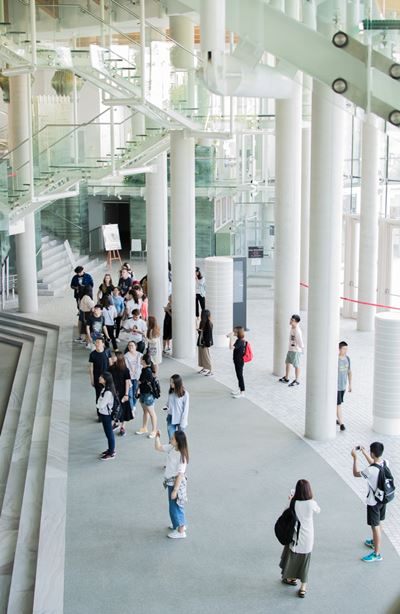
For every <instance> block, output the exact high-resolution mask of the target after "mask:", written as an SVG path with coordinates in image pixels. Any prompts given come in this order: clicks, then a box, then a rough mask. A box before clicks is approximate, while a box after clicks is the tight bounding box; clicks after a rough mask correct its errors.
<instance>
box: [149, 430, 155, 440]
mask: <svg viewBox="0 0 400 614" xmlns="http://www.w3.org/2000/svg"><path fill="white" fill-rule="evenodd" d="M155 436H156V433H155V431H152V432H151V433H150V435H147V437H148V438H149V439H154V438H155Z"/></svg>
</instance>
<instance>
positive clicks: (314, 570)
mask: <svg viewBox="0 0 400 614" xmlns="http://www.w3.org/2000/svg"><path fill="white" fill-rule="evenodd" d="M87 359H88V352H87V351H86V350H85V349H84V348H83V347H81V346H78V345H76V344H74V349H73V373H72V382H73V384H72V390H71V425H70V458H69V473H68V476H69V481H68V508H67V535H66V567H65V614H103V613H104V614H105V613H107V614H109V613H115V614H128V613H129V614H131V613H132V612H135V613H136V614H156V613H157V614H159V613H162V614H169V613H171V614H177V613H179V614H180V613H181V612H182V613H183V612H186V613H189V614H200V613H201V614H206V613H212V614H214V613H216V612H218V613H221V614H225V613H228V612H229V613H230V614H244V613H246V614H258V613H260V614H261V613H263V614H265V613H273V614H275V613H280V612H282V613H283V612H287V611H288V608H291V611H293V612H297V611H302V612H307V614H312V613H318V614H319V613H320V612H322V611H323V612H324V613H327V614H331V613H332V614H333V613H338V614H339V612H340V613H343V612H350V611H353V612H356V613H359V612H360V613H361V612H363V611H364V610H367V609H368V610H369V611H373V612H376V613H377V614H380V613H386V612H389V610H390V609H391V608H393V609H392V610H391V611H392V612H393V613H394V612H399V611H400V607H399V604H398V603H397V604H396V598H398V597H399V593H400V591H399V589H398V582H397V578H398V577H399V573H400V559H399V557H398V556H397V554H396V552H395V550H394V548H393V546H392V545H391V544H390V542H389V541H388V539H387V538H386V537H384V541H383V554H384V559H385V560H384V562H383V563H381V564H371V565H367V564H365V563H362V562H361V561H360V557H361V556H363V555H364V554H365V553H366V552H367V549H366V548H364V546H363V540H364V539H365V537H367V536H369V532H368V529H367V527H366V510H365V506H364V505H363V503H362V502H361V501H360V500H359V498H358V497H357V495H356V494H355V493H354V492H353V491H352V489H351V488H350V487H349V486H348V485H346V484H345V483H344V481H343V480H342V479H341V478H340V477H339V476H338V474H337V473H336V472H335V471H334V470H333V469H332V468H331V467H330V466H329V465H328V464H327V463H326V462H325V461H324V460H323V459H322V458H321V457H320V455H319V454H318V453H317V452H316V451H315V450H313V449H312V448H311V447H310V446H309V445H308V444H307V443H306V442H304V441H303V440H302V439H301V438H299V437H298V436H297V435H296V434H295V433H293V432H292V431H291V430H289V429H288V428H286V427H285V426H283V425H282V424H281V423H280V422H278V421H277V420H276V419H275V418H273V417H272V416H270V415H269V414H268V413H266V412H264V411H262V409H260V408H259V407H257V406H256V405H254V404H253V403H251V402H250V401H248V400H232V399H231V398H230V395H229V392H228V389H227V388H226V387H225V386H224V385H222V384H221V383H219V382H217V381H215V380H210V379H207V378H202V377H200V376H198V375H197V374H196V372H195V371H193V370H192V369H190V368H189V367H187V366H183V365H182V364H180V363H177V362H175V361H173V360H172V359H167V360H165V361H164V363H163V365H162V368H161V384H162V390H163V392H164V393H166V391H167V379H168V377H169V376H170V375H171V374H172V373H175V372H179V373H181V375H183V377H184V381H185V383H186V386H187V388H188V390H189V391H190V393H191V410H190V416H189V428H188V437H189V443H190V452H191V462H190V465H189V499H190V501H189V503H188V505H187V516H188V538H187V539H186V540H182V541H178V542H176V541H173V540H169V539H167V538H166V534H167V526H168V524H169V517H168V511H167V497H166V494H165V491H164V489H163V487H162V473H163V472H162V465H163V464H164V462H163V460H164V459H163V456H162V455H161V454H160V453H157V452H155V451H154V448H153V442H152V441H150V440H148V439H143V438H139V437H138V436H135V435H134V430H136V429H137V428H138V426H139V422H140V420H141V409H139V410H138V418H137V419H136V420H135V421H134V422H130V423H129V424H128V434H127V436H126V437H125V438H123V439H120V438H119V437H118V438H117V458H116V459H115V460H114V461H109V462H107V463H102V462H100V461H98V460H97V459H96V456H97V454H98V453H99V452H102V451H103V450H104V449H105V448H106V447H107V446H106V441H105V437H104V434H103V431H102V427H101V426H100V425H99V424H98V423H97V422H96V421H95V410H94V391H93V389H91V388H90V386H89V381H88V375H87V371H86V366H87V364H86V363H87ZM164 397H165V395H163V396H162V398H161V399H160V400H159V401H158V402H157V413H158V416H159V420H160V423H161V429H162V430H163V434H164V439H165V432H166V429H165V417H164V416H163V412H162V410H161V408H162V405H163V402H164ZM299 478H307V479H309V480H310V481H311V484H312V486H313V489H314V494H315V498H316V500H317V501H318V503H319V505H320V506H321V508H322V512H321V514H320V516H319V517H317V518H316V522H315V533H316V544H315V549H314V553H313V560H312V564H311V573H310V587H309V588H310V591H309V594H308V595H307V597H306V599H305V600H304V601H303V600H301V601H300V600H299V599H298V598H297V596H296V590H295V589H294V588H292V587H286V586H283V585H282V584H281V583H280V575H279V569H278V562H279V557H280V552H281V546H280V544H279V543H278V542H277V540H276V538H275V536H274V532H273V526H274V523H275V521H276V518H277V517H278V516H279V514H280V513H281V511H282V509H283V508H284V507H285V505H286V502H287V495H288V493H289V491H290V489H291V488H292V487H293V486H294V485H295V482H296V480H297V479H299Z"/></svg>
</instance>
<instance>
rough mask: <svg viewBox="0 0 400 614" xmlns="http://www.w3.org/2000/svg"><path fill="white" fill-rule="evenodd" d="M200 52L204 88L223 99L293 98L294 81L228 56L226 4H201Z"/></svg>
mask: <svg viewBox="0 0 400 614" xmlns="http://www.w3.org/2000/svg"><path fill="white" fill-rule="evenodd" d="M200 31H201V50H202V54H203V59H204V65H203V68H201V69H199V74H200V76H201V78H202V79H203V81H204V83H205V85H206V86H207V88H208V89H209V90H211V91H212V92H213V93H214V94H218V95H220V96H243V97H251V98H253V97H262V98H290V97H291V95H292V92H293V81H292V79H290V78H289V77H287V76H286V75H283V74H282V73H281V72H280V71H279V70H278V69H277V68H272V67H270V66H266V65H264V64H256V65H255V66H249V65H248V64H247V63H246V62H245V61H244V60H242V59H240V58H238V57H235V56H234V55H230V54H228V53H226V52H225V0H202V2H201V8H200Z"/></svg>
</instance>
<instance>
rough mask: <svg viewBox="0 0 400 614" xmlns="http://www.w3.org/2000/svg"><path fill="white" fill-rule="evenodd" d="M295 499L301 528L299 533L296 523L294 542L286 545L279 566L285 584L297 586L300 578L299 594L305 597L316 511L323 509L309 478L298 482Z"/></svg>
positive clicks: (317, 512)
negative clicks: (319, 504) (314, 495)
mask: <svg viewBox="0 0 400 614" xmlns="http://www.w3.org/2000/svg"><path fill="white" fill-rule="evenodd" d="M290 498H292V497H290ZM293 501H294V511H295V513H296V516H297V518H298V521H299V522H300V530H299V532H298V534H297V528H298V526H297V523H296V527H295V532H294V535H293V540H292V543H291V544H290V545H288V546H285V547H284V549H283V552H282V556H281V561H280V563H279V567H280V568H281V570H282V582H283V583H284V584H288V585H290V586H296V585H297V580H300V582H301V585H300V589H299V591H298V593H297V594H298V596H299V597H303V598H304V597H305V596H306V592H307V582H308V571H309V568H310V561H311V552H312V549H313V546H314V513H316V514H319V512H320V511H321V510H320V508H319V506H318V504H317V502H316V501H314V498H313V493H312V490H311V485H310V482H308V481H307V480H299V481H298V482H297V484H296V490H295V492H294V495H293Z"/></svg>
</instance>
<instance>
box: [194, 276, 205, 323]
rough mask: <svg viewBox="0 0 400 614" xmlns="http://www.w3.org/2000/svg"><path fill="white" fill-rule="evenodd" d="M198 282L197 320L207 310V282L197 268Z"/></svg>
mask: <svg viewBox="0 0 400 614" xmlns="http://www.w3.org/2000/svg"><path fill="white" fill-rule="evenodd" d="M195 280H196V318H199V317H200V316H201V313H202V311H204V309H205V308H206V280H205V277H204V276H203V274H202V272H201V271H200V269H199V267H198V266H197V267H196V269H195Z"/></svg>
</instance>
